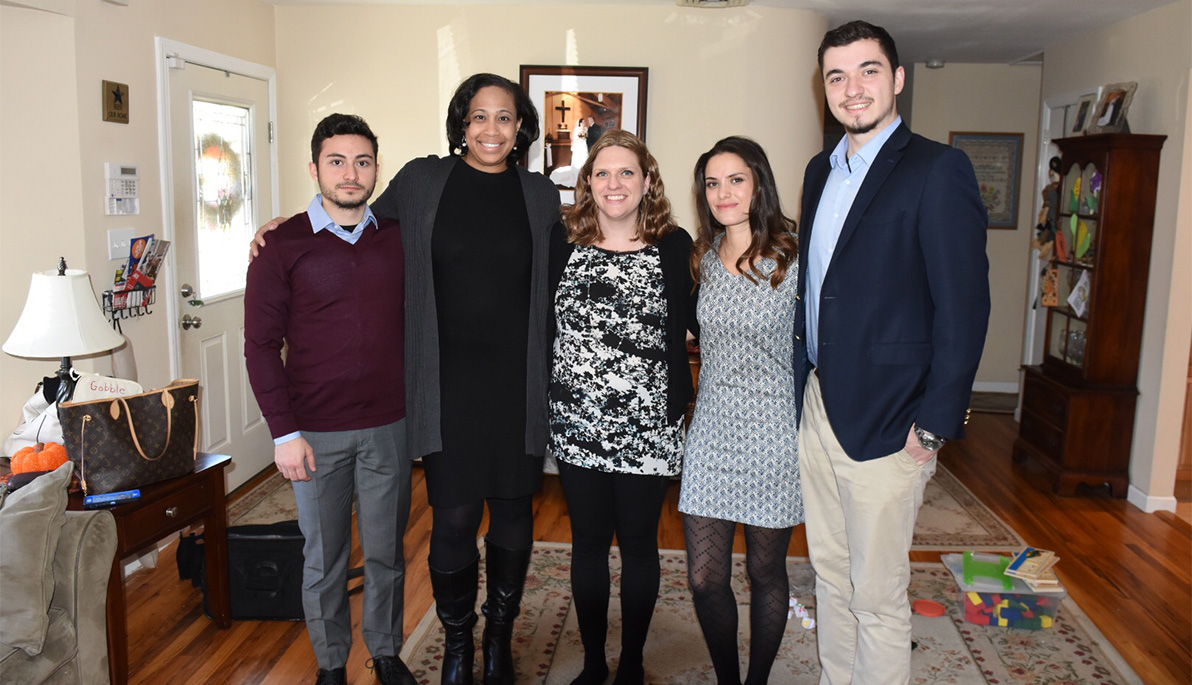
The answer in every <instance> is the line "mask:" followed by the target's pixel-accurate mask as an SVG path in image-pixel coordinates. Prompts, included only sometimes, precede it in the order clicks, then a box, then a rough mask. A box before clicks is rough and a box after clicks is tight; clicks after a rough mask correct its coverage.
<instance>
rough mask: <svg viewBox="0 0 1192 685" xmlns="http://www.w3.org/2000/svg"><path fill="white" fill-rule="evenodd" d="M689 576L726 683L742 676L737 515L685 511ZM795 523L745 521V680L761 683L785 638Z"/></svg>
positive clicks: (747, 683) (719, 675)
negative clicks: (735, 569)
mask: <svg viewBox="0 0 1192 685" xmlns="http://www.w3.org/2000/svg"><path fill="white" fill-rule="evenodd" d="M683 530H684V533H685V535H686V537H687V577H688V580H689V581H690V582H691V592H692V595H693V597H694V599H695V613H696V616H697V617H699V625H700V628H701V629H703V631H704V641H705V642H707V643H708V652H710V653H711V656H712V666H713V667H714V668H715V669H716V679H717V681H718V683H719V684H720V685H726V684H728V683H732V684H733V685H738V684H739V683H740V682H741V671H740V667H739V665H738V657H737V601H736V599H735V597H734V596H733V589H732V584H731V581H732V561H733V534H734V533H735V532H736V530H737V524H736V522H734V521H725V520H722V519H715V518H705V517H703V516H690V515H687V516H684V517H683ZM792 530H793V529H792V528H778V529H774V528H759V527H757V526H748V525H747V526H745V548H746V551H745V566H746V569H747V570H748V571H749V584H750V605H751V606H750V609H749V632H750V643H749V644H750V646H749V673H748V675H746V677H745V685H761V684H762V683H765V682H766V681H767V679H769V677H770V669H771V667H773V665H774V659H775V657H776V656H777V655H778V647H779V646H780V645H781V644H782V635H783V633H784V632H785V630H786V620H787V619H786V615H787V610H788V608H789V606H790V604H789V602H790V580H789V578H788V577H787V575H786V550H787V546H788V545H789V544H790V540H791V531H792Z"/></svg>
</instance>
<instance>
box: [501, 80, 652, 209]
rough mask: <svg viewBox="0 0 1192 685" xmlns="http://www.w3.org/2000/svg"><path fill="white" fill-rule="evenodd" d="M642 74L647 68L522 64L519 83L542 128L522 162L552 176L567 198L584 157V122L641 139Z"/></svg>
mask: <svg viewBox="0 0 1192 685" xmlns="http://www.w3.org/2000/svg"><path fill="white" fill-rule="evenodd" d="M648 79H649V68H647V67H577V66H562V65H541V64H523V65H522V66H521V87H522V89H523V90H525V91H526V94H527V95H528V96H529V97H530V101H531V102H533V103H534V107H535V108H536V109H537V110H538V118H539V121H540V123H541V127H542V135H541V137H540V138H539V139H538V140H536V141H534V142H533V143H532V144H531V145H530V150H529V151H528V153H527V154H526V155H525V157H523V164H525V166H526V168H528V169H530V170H531V171H537V172H539V173H541V174H544V175H546V176H547V177H548V178H550V179H551V180H552V181H554V183H555V185H556V187H558V188H559V190H560V192H561V193H562V195H563V200H564V202H569V201H570V200H571V197H572V195H573V191H574V188H575V182H576V180H577V179H578V178H579V168H580V167H581V166H582V161H583V160H584V159H586V158H587V146H588V145H589V144H590V142H589V141H588V139H587V129H588V123H587V122H588V121H592V122H593V123H595V124H596V125H597V126H599V127H600V131H601V132H603V131H608V130H611V129H614V128H620V129H624V130H626V131H628V132H630V133H632V134H634V135H636V136H637V137H638V138H641V139H642V140H643V141H644V140H645V139H646V89H647V85H648V83H647V82H648ZM589 117H591V119H589ZM578 121H583V122H584V123H583V124H582V125H580V124H577V122H578ZM574 162H579V164H575V163H574Z"/></svg>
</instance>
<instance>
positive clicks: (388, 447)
mask: <svg viewBox="0 0 1192 685" xmlns="http://www.w3.org/2000/svg"><path fill="white" fill-rule="evenodd" d="M302 437H304V438H306V440H307V442H309V443H310V446H311V448H312V449H313V450H314V453H315V469H316V470H315V471H314V472H313V473H312V474H311V479H310V480H309V481H294V496H295V498H296V499H297V500H298V526H299V527H300V528H301V529H302V534H303V535H304V536H305V537H306V543H305V545H304V546H303V548H302V554H303V556H304V557H305V563H304V566H303V573H302V609H303V613H304V614H305V615H306V630H307V632H308V633H309V634H310V642H311V644H312V645H313V646H314V651H315V657H316V658H317V659H318V661H319V668H325V669H332V668H341V667H343V666H345V665H346V664H347V662H348V652H349V651H350V650H351V648H352V617H351V612H350V610H349V608H348V556H349V554H350V553H351V549H352V547H351V544H352V495H353V492H355V495H356V521H357V528H358V529H359V531H360V546H361V548H362V549H363V551H364V616H363V621H362V624H363V628H364V643H365V645H367V646H368V651H369V653H370V654H371V655H372V656H373V657H374V658H375V657H380V656H397V655H398V653H399V652H401V644H402V619H403V614H404V611H403V610H404V606H405V571H406V564H405V556H404V552H403V548H402V536H403V535H404V534H405V531H406V522H407V520H408V519H409V516H410V460H409V458H408V457H407V453H406V447H405V445H406V422H405V421H404V420H402V421H397V422H395V423H390V424H387V425H384V426H378V427H376V428H367V429H363V430H352V431H336V432H330V433H317V432H311V431H302Z"/></svg>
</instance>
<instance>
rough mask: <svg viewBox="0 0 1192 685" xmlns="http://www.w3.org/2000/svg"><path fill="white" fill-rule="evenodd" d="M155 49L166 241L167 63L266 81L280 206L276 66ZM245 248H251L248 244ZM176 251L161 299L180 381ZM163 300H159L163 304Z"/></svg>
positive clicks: (163, 42)
mask: <svg viewBox="0 0 1192 685" xmlns="http://www.w3.org/2000/svg"><path fill="white" fill-rule="evenodd" d="M154 48H155V50H156V55H157V60H156V63H157V131H158V140H157V146H158V156H159V165H160V167H159V168H160V169H161V211H162V217H161V220H162V235H163V236H164V239H165V240H169V241H173V240H174V216H175V214H174V194H173V191H172V189H173V187H174V172H173V169H174V167H173V159H172V156H171V154H170V141H171V140H172V132H171V130H170V128H171V127H170V68H169V64H168V62H167V60H170V59H180V60H183V61H186V62H190V63H192V64H199V65H202V66H205V67H211V68H212V69H220V70H222V71H230V72H233V73H236V74H240V75H242V76H248V77H251V78H255V79H260V80H262V81H266V82H267V83H268V84H269V113H268V115H269V121H270V122H272V123H273V137H274V141H273V142H271V143H270V144H269V145H268V147H269V165H270V167H271V168H272V170H273V173H272V174H271V176H272V179H273V182H272V187H271V188H270V189H269V193H270V195H271V196H272V198H273V206H274V207H280V206H281V204H280V200H281V193H280V190H279V187H278V164H277V148H278V146H277V144H276V138H277V72H276V70H275V69H274V68H273V67H269V66H265V65H264V64H257V63H255V62H248V61H245V60H242V59H239V58H237V57H230V56H228V55H223V54H220V53H218V52H213V51H211V50H207V49H205V48H200V47H195V46H193V45H187V44H186V43H180V42H178V41H176V40H170V39H168V38H162V37H161V36H157V37H156V38H155V39H154ZM244 249H246V250H247V249H248V246H247V245H245V246H244ZM176 254H177V251H176V250H171V251H170V252H169V253H167V255H166V265H167V267H168V268H167V269H165V276H164V278H162V279H161V280H162V283H161V284H160V285H161V287H162V292H161V293H159V296H160V297H161V298H162V300H164V303H165V307H166V319H167V321H169V325H168V326H167V327H166V329H167V336H168V342H169V346H170V377H171V378H178V377H179V376H180V375H181V374H182V344H181V341H180V340H179V331H178V316H179V313H178V305H177V298H176V297H175V294H176V293H177V292H178V287H179V284H178V282H177V280H176V279H175V276H174V274H175V273H176V272H177V268H176V267H177V265H176V264H175V262H174V259H175V256H176ZM160 303H161V300H159V304H160Z"/></svg>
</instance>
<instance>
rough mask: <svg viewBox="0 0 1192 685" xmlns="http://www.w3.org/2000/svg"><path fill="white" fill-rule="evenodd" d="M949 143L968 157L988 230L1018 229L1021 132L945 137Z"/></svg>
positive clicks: (950, 135)
mask: <svg viewBox="0 0 1192 685" xmlns="http://www.w3.org/2000/svg"><path fill="white" fill-rule="evenodd" d="M948 143H949V144H950V145H951V146H952V147H954V148H957V149H959V150H962V151H963V152H964V153H965V154H966V155H968V157H969V160H971V161H972V163H973V171H975V172H977V183H978V184H979V185H980V187H981V201H982V202H984V203H985V211H986V212H987V213H988V214H989V228H1009V229H1016V228H1018V186H1019V178H1020V176H1021V175H1022V134H1021V133H957V132H955V131H954V132H952V133H949V134H948Z"/></svg>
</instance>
